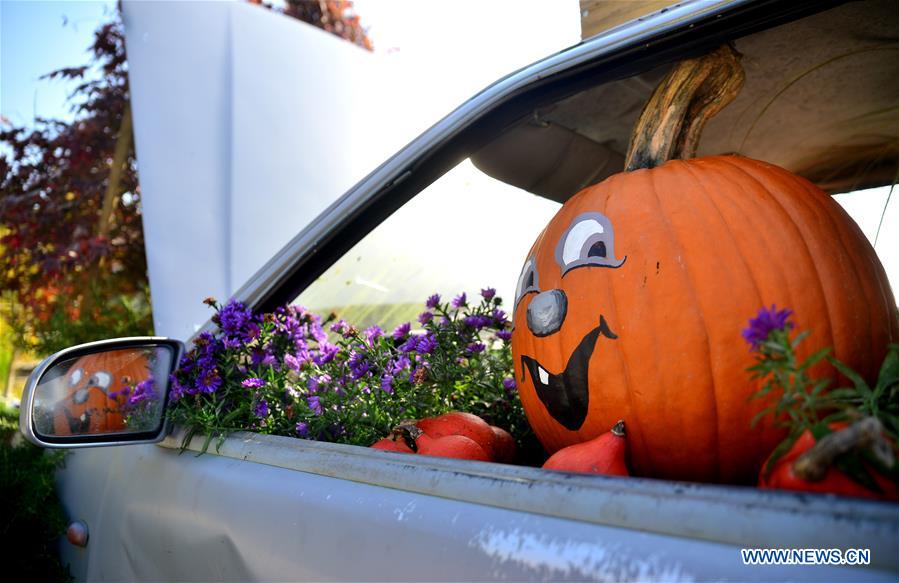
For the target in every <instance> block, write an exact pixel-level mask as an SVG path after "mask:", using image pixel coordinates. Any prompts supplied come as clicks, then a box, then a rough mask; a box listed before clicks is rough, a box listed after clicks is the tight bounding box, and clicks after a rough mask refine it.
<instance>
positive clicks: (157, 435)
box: [22, 0, 899, 581]
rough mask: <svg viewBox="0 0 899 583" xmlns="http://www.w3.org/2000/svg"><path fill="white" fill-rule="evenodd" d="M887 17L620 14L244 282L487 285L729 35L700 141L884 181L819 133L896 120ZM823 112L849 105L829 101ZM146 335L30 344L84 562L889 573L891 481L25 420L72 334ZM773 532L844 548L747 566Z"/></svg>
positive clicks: (372, 297)
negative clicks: (740, 69)
mask: <svg viewBox="0 0 899 583" xmlns="http://www.w3.org/2000/svg"><path fill="white" fill-rule="evenodd" d="M897 36H899V11H897V10H896V5H895V3H892V2H890V1H886V0H883V1H882V0H866V1H862V2H852V3H847V4H841V3H838V2H813V1H798V0H790V1H773V0H772V1H766V0H762V1H728V2H688V3H684V4H678V5H673V6H672V7H671V8H669V9H666V10H663V11H660V12H656V13H653V14H651V15H649V16H646V17H644V18H641V19H639V20H637V21H633V22H630V23H627V24H625V25H622V26H619V27H616V28H614V29H612V30H609V31H608V32H605V33H603V34H601V35H599V36H596V37H593V38H590V39H588V40H586V41H584V42H582V43H581V44H579V45H577V46H575V47H572V48H570V49H567V50H565V51H562V52H560V53H557V54H554V55H551V56H549V57H547V58H546V59H544V60H541V61H539V62H537V63H535V64H534V65H531V66H529V67H527V68H524V69H522V70H520V71H518V72H516V73H514V74H511V75H509V76H507V77H504V78H503V79H500V80H499V81H497V82H496V83H494V84H493V85H491V86H489V87H488V88H486V89H485V90H483V91H482V92H481V93H479V94H478V95H476V96H475V97H473V98H472V99H470V100H469V101H467V102H466V103H464V104H463V105H462V106H460V107H459V108H458V109H456V110H455V111H453V112H452V113H451V114H449V115H448V116H447V117H445V118H444V119H442V120H441V121H439V122H438V123H437V124H435V125H434V126H433V127H432V128H430V129H429V130H428V131H426V132H425V133H424V134H422V135H421V136H420V137H419V138H417V139H416V140H414V141H413V142H412V143H410V144H409V145H408V146H407V147H406V148H404V149H403V150H401V151H400V152H398V153H397V154H396V155H394V156H393V157H392V158H390V159H389V160H387V161H386V162H385V163H384V164H382V165H381V166H380V167H378V168H377V169H376V170H374V171H373V172H372V173H371V174H370V175H368V176H367V177H366V178H365V179H363V180H362V181H361V182H360V183H358V184H357V185H356V186H355V187H353V188H352V189H351V190H350V191H349V192H347V193H346V194H344V195H343V196H342V197H341V198H340V199H339V200H337V201H336V202H335V203H334V204H333V205H331V206H330V207H329V208H328V209H327V210H326V211H325V212H324V213H323V214H322V215H321V216H320V217H319V218H318V220H316V221H314V222H313V223H312V224H310V225H309V226H308V227H306V228H304V229H303V230H302V231H301V232H300V233H298V234H297V235H296V237H295V238H294V239H293V240H292V241H291V242H290V243H289V244H288V245H287V246H285V247H284V248H283V249H282V250H281V251H280V252H279V253H278V254H277V255H275V256H274V257H273V258H272V259H271V260H270V261H269V262H268V263H267V264H266V265H265V266H264V267H263V268H262V269H261V270H260V271H259V272H258V273H257V274H256V275H255V276H254V277H252V278H251V279H250V281H248V282H247V283H246V285H244V286H243V287H242V288H241V289H240V291H239V292H238V293H237V294H236V298H237V299H239V300H242V301H244V302H246V303H247V304H248V305H250V306H251V307H252V308H254V309H255V310H258V311H269V310H272V309H274V308H276V307H277V306H280V305H283V304H286V303H290V302H299V303H302V304H304V305H307V306H309V307H311V308H313V310H314V309H316V308H321V307H339V306H342V305H343V306H345V305H358V304H362V303H366V302H368V303H372V302H377V303H381V304H389V303H395V304H400V303H404V302H418V301H422V300H424V299H425V298H426V297H427V296H428V294H430V293H434V292H435V291H438V292H442V293H444V294H451V293H455V292H458V291H460V290H462V289H478V286H480V287H483V286H485V285H497V282H496V281H495V280H494V281H490V278H491V277H493V276H494V275H496V276H497V277H499V275H498V274H505V273H506V272H511V273H512V274H513V275H512V276H511V281H509V282H508V283H509V287H510V288H511V287H512V286H514V280H515V275H516V274H517V273H518V271H519V270H520V269H521V264H522V261H523V259H524V257H525V254H526V252H527V248H528V245H530V242H531V241H533V239H534V237H535V236H536V235H537V233H538V232H539V230H540V229H541V228H542V226H543V225H545V224H546V222H547V221H548V220H549V218H550V217H551V216H552V215H553V214H554V213H555V211H556V210H557V209H558V208H559V206H560V203H561V202H563V201H565V200H566V199H567V198H568V197H570V196H571V195H572V194H573V193H576V192H578V191H579V190H581V189H582V188H583V187H585V186H587V185H590V184H594V183H596V182H598V181H600V180H602V179H604V178H606V177H608V176H610V175H612V174H614V173H617V172H620V171H621V169H622V167H623V160H624V152H625V150H626V148H627V144H628V138H629V135H630V131H631V128H632V126H633V123H634V121H635V119H636V117H637V116H638V115H639V113H640V110H641V107H642V105H643V103H644V102H645V101H646V99H647V98H648V96H649V95H650V93H651V91H652V89H653V87H654V86H655V85H656V83H657V82H658V80H659V79H660V78H661V77H662V76H663V75H664V74H665V73H666V72H667V71H668V70H669V69H670V67H671V64H672V63H673V62H675V61H679V60H681V59H683V58H685V57H689V56H694V55H698V54H702V53H704V52H707V51H708V50H710V49H713V48H715V47H717V46H720V45H722V44H724V43H732V44H733V45H734V46H735V47H736V49H737V50H738V51H739V52H740V53H742V54H743V63H744V66H745V69H746V71H747V79H746V85H745V87H744V89H743V91H742V93H741V95H740V97H739V98H738V100H737V101H736V102H735V103H734V105H733V106H732V107H729V108H727V109H725V110H724V111H723V112H722V113H721V114H720V115H719V116H718V117H716V118H714V119H713V120H712V121H711V122H709V124H708V126H707V127H706V130H705V133H704V139H703V141H702V144H701V147H700V150H699V153H700V154H708V153H726V152H731V151H737V150H739V151H740V152H741V153H742V154H744V155H747V156H750V157H755V158H760V159H764V160H766V161H769V162H772V163H774V164H777V165H779V166H783V167H785V168H787V169H789V170H791V171H793V172H797V173H800V174H802V175H804V176H806V177H808V178H809V179H811V180H813V181H815V182H817V183H819V184H821V185H823V187H824V188H825V189H826V190H829V191H831V192H846V191H850V190H855V189H860V188H863V187H873V186H882V185H885V184H890V183H892V182H893V181H894V178H895V174H896V167H897V162H899V160H897V158H896V156H895V149H894V150H893V151H892V152H893V153H892V154H889V156H888V157H887V158H886V159H885V160H886V161H884V160H873V159H871V160H866V159H863V158H861V157H856V158H854V159H853V158H852V157H851V156H849V155H848V154H847V152H851V151H852V149H851V148H849V149H846V148H844V149H842V150H841V149H840V148H838V147H837V146H840V145H844V144H852V142H851V140H852V139H853V137H856V136H858V135H862V134H865V135H867V134H870V135H875V139H876V135H880V134H888V135H887V137H886V138H884V139H885V140H890V139H891V140H893V141H895V131H894V130H895V129H896V126H895V104H896V103H897V102H899V84H897V83H896V78H897V73H899V71H897V63H899V60H897V59H896V52H895V39H896V38H897ZM841 55H844V56H845V57H844V56H841ZM846 55H856V56H858V58H849V57H848V56H846ZM821 63H829V64H830V65H829V66H828V67H824V66H821V67H818V66H817V65H819V64H821ZM819 69H820V70H819ZM800 80H803V81H804V82H802V83H800V82H799V81H800ZM784 87H788V88H789V91H786V90H785V91H784V93H783V94H782V95H780V96H779V97H778V99H776V100H774V101H771V102H770V103H769V98H770V97H771V96H772V95H775V94H777V92H778V90H779V89H781V88H784ZM890 108H892V110H890ZM880 110H886V111H893V117H892V120H891V121H889V120H888V122H889V123H891V124H892V126H890V127H892V130H890V131H892V132H893V133H892V134H890V133H889V131H875V130H878V126H877V124H881V125H882V124H883V123H886V122H884V121H883V120H884V119H888V118H879V120H874V121H873V122H871V121H870V120H869V119H868V118H865V117H864V116H863V115H861V114H864V113H865V112H874V111H880ZM836 112H842V113H841V115H842V117H843V118H845V119H854V120H855V121H853V122H852V123H849V124H846V123H843V124H838V123H831V122H835V121H838V120H835V119H834V116H835V115H836ZM871 123H873V124H874V125H868V124H871ZM869 129H870V130H871V131H870V132H869V131H868V130H869ZM879 129H880V130H882V129H883V127H880V128H879ZM747 130H749V135H748V136H747ZM841 152H842V155H844V158H839V157H838V156H839V155H841V154H840V153H841ZM834 156H837V158H835V157H834ZM890 156H891V157H890ZM860 168H862V169H864V168H867V171H866V172H864V173H859V172H858V170H859V169H860ZM484 193H489V196H487V195H485V194H484ZM491 197H492V198H491ZM479 204H483V207H478V205H479ZM472 208H482V209H483V212H479V213H472V212H471V211H472ZM422 217H430V220H428V221H422V220H421V218H422ZM476 250H480V251H479V252H477V253H475V252H474V251H476ZM713 251H714V250H710V252H713ZM502 277H503V278H504V281H503V282H502V283H501V284H499V285H503V284H505V283H507V282H505V278H506V276H505V275H503V276H502ZM485 278H486V279H485ZM385 282H390V283H391V284H390V285H385ZM393 283H396V285H393ZM501 292H502V290H501ZM512 293H513V292H511V289H510V290H508V291H507V292H506V294H505V295H506V297H507V300H513V299H514V298H512V297H511V294H512ZM387 325H389V324H385V326H384V327H385V328H386V327H387ZM140 347H144V348H146V347H153V348H152V350H153V351H154V354H155V355H156V356H153V358H154V359H155V360H154V362H156V363H157V366H159V367H160V370H161V371H162V369H166V370H170V369H171V368H172V367H174V366H175V363H177V362H178V355H179V353H180V350H181V347H180V345H179V343H178V342H175V341H170V340H165V339H132V340H125V341H122V340H119V341H110V342H109V343H95V344H92V345H88V346H86V347H76V348H74V349H70V350H69V351H65V352H64V353H60V354H59V355H55V356H53V357H51V358H50V359H48V360H47V361H45V362H44V363H43V364H42V365H41V367H39V368H38V369H37V370H36V371H35V373H34V374H33V376H32V378H31V379H30V381H29V386H28V388H27V390H26V393H25V396H24V398H23V402H22V428H23V431H24V432H25V433H26V435H27V436H28V437H29V438H30V439H32V440H33V441H35V442H37V443H40V444H43V445H46V446H48V447H70V448H79V449H77V451H74V452H73V453H72V455H70V456H69V458H68V459H67V462H66V467H65V469H64V470H62V471H61V472H60V475H59V486H60V489H61V493H62V499H63V502H64V506H65V509H66V511H67V513H68V515H69V517H70V518H71V519H72V520H73V521H74V522H78V524H77V525H76V527H73V528H74V531H73V536H72V540H74V541H75V542H76V543H77V544H72V543H69V542H65V543H63V547H64V548H63V549H62V550H63V559H64V561H65V562H68V563H69V564H70V565H71V568H72V572H73V574H74V575H75V576H76V578H77V579H79V580H90V581H100V580H116V581H122V580H146V581H163V580H206V581H208V580H332V579H341V580H354V581H359V580H484V579H507V580H534V579H541V580H543V579H550V580H623V579H627V580H634V579H637V580H661V579H666V580H667V579H679V580H680V579H682V580H710V579H731V580H771V579H793V580H815V581H818V580H845V581H896V578H897V576H899V552H897V550H899V505H896V504H891V503H882V502H871V501H865V500H860V499H854V498H845V497H837V496H833V495H816V494H798V493H787V492H781V491H770V490H759V489H756V488H753V487H743V486H720V485H710V484H700V483H684V482H668V481H663V480H652V479H641V478H628V479H622V478H615V477H603V476H582V475H575V474H567V473H558V472H549V471H545V470H541V469H537V468H530V467H518V466H511V465H503V464H491V463H473V462H466V461H461V460H449V459H439V458H427V457H422V458H416V459H410V458H409V457H407V456H404V455H402V454H389V453H384V452H375V451H371V450H369V449H366V448H361V447H355V446H347V445H339V444H331V443H321V442H315V441H308V440H301V439H292V438H286V437H273V436H264V435H256V434H251V433H239V434H233V435H231V436H229V437H228V438H227V439H226V440H225V442H224V444H223V446H222V447H221V448H220V449H219V450H216V449H215V448H210V450H209V451H208V452H207V453H205V454H203V455H197V452H199V451H200V448H201V446H202V440H200V439H195V440H194V443H193V444H192V445H191V446H190V451H187V452H184V453H181V452H180V451H179V445H180V441H179V439H178V436H177V435H175V436H172V435H169V436H167V435H166V429H167V428H166V427H165V424H164V423H163V422H162V420H161V418H160V417H159V416H158V415H157V416H156V417H155V418H154V419H153V422H151V423H148V424H147V425H146V426H144V427H142V428H141V430H140V431H137V432H134V433H124V434H123V433H117V434H114V435H105V436H104V435H102V434H100V435H96V434H90V433H88V435H62V434H59V432H57V431H56V430H55V429H54V427H53V425H52V423H50V424H47V422H46V420H44V421H41V414H40V411H41V410H43V409H46V408H48V407H50V406H51V405H50V402H51V401H52V399H53V398H54V397H53V392H52V391H50V390H49V389H47V393H46V394H44V393H40V389H38V387H41V386H44V387H51V386H57V385H58V383H60V382H62V381H61V380H60V378H62V376H61V374H62V372H65V371H68V370H69V369H70V368H71V367H70V366H69V365H71V364H72V362H73V361H75V360H77V359H78V358H81V357H84V356H85V355H88V354H97V353H98V351H99V352H104V353H105V352H109V351H113V350H119V351H124V353H125V354H128V355H134V354H137V353H138V352H139V351H140V350H143V349H142V348H140ZM141 354H143V353H141ZM143 357H146V355H144V356H143ZM659 358H664V356H663V355H660V356H659ZM63 365H65V368H64V369H63V368H62V366H63ZM61 371H62V372H61ZM53 375H55V376H56V377H59V378H57V379H55V380H53V379H52V378H51V377H52V376H53ZM164 376H165V374H163V373H161V374H160V376H159V377H158V378H162V377H164ZM54 383H56V384H54ZM38 393H40V394H38ZM84 398H88V397H87V396H85V397H84ZM41 423H43V425H41ZM88 429H89V428H88ZM63 433H65V432H63ZM148 442H153V443H148ZM97 445H120V447H111V448H99V447H91V446H97ZM769 548H777V549H838V550H840V554H839V555H838V557H839V559H840V561H837V562H843V563H845V564H832V563H828V562H827V561H823V562H822V564H817V565H804V566H786V565H783V564H780V565H773V564H772V565H754V564H748V561H747V560H746V556H745V555H741V549H769ZM853 550H860V551H862V552H861V553H856V554H850V553H849V551H853ZM856 559H857V561H856ZM847 561H848V562H847ZM852 562H857V563H859V564H857V565H852V564H851V563H852Z"/></svg>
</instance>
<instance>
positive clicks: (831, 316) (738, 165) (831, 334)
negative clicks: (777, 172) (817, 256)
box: [722, 157, 836, 347]
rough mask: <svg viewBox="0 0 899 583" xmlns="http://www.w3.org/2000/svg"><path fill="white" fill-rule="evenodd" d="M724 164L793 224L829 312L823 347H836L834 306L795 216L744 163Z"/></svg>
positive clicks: (723, 158) (724, 158)
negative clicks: (827, 338) (763, 194)
mask: <svg viewBox="0 0 899 583" xmlns="http://www.w3.org/2000/svg"><path fill="white" fill-rule="evenodd" d="M746 160H750V158H746ZM722 162H724V163H725V164H728V165H729V166H731V167H732V168H734V169H736V170H738V171H739V172H740V173H742V174H744V175H745V176H746V177H747V178H748V179H749V180H751V181H752V182H754V183H755V184H758V185H759V189H760V190H761V191H762V192H763V193H765V196H767V198H768V199H770V200H771V201H773V202H774V204H775V206H776V207H777V208H779V209H780V213H781V215H783V216H785V217H786V218H787V219H788V222H789V224H791V225H792V226H793V228H794V229H795V230H796V232H797V234H798V236H799V240H800V241H802V246H803V248H804V249H805V256H806V259H807V261H808V264H809V265H810V266H811V269H812V270H813V271H814V273H815V285H816V287H817V288H818V291H819V293H820V294H821V300H822V301H823V302H824V306H825V309H826V310H827V322H826V333H825V336H827V337H829V338H830V342H829V343H824V344H823V345H824V346H834V347H835V344H834V343H835V342H836V335H835V334H834V331H833V326H832V325H831V322H833V321H835V319H834V310H833V305H832V302H831V300H830V297H829V294H828V293H827V290H826V289H825V287H824V282H823V281H822V280H821V271H820V270H819V269H818V264H817V262H816V261H815V260H814V254H813V253H812V250H811V248H810V247H809V244H808V241H806V239H805V233H803V232H802V231H801V230H800V229H799V226H798V225H797V224H796V221H795V219H794V217H793V215H792V214H791V213H790V212H789V211H788V210H787V209H786V207H784V205H783V203H782V202H781V200H780V198H779V197H778V196H776V195H775V194H774V193H773V192H772V191H771V189H769V188H768V187H767V186H766V184H765V182H764V181H762V180H761V179H760V178H759V177H758V176H756V175H755V174H754V173H752V172H749V171H748V170H747V169H746V168H745V167H744V164H743V163H742V161H740V162H738V160H737V159H731V158H729V157H722ZM800 317H801V316H800Z"/></svg>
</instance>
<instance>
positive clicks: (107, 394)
mask: <svg viewBox="0 0 899 583" xmlns="http://www.w3.org/2000/svg"><path fill="white" fill-rule="evenodd" d="M172 359H173V351H172V348H171V347H169V346H158V345H157V346H146V347H143V346H142V347H135V348H124V349H118V350H108V351H103V352H96V353H93V354H88V355H86V356H80V357H75V358H71V359H68V360H64V361H61V362H59V363H58V364H56V365H55V366H53V367H52V368H51V369H50V370H48V371H47V372H46V373H45V374H44V375H43V376H42V377H41V379H40V381H39V383H38V385H37V387H36V388H35V397H34V408H33V412H34V416H33V418H34V428H35V430H36V432H37V433H39V434H41V435H42V436H45V437H65V436H72V435H104V434H111V433H137V432H144V431H155V430H157V429H158V428H159V426H160V424H161V423H162V418H163V413H164V412H163V405H164V403H165V391H166V387H167V384H168V372H169V371H170V370H171V365H172Z"/></svg>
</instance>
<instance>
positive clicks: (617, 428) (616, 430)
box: [610, 419, 624, 437]
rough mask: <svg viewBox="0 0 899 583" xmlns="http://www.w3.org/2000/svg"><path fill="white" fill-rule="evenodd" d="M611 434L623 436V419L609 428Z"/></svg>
mask: <svg viewBox="0 0 899 583" xmlns="http://www.w3.org/2000/svg"><path fill="white" fill-rule="evenodd" d="M610 431H611V432H612V435H617V436H618V437H624V420H623V419H622V420H621V421H619V422H618V423H616V424H615V427H613V428H612V429H611V430H610Z"/></svg>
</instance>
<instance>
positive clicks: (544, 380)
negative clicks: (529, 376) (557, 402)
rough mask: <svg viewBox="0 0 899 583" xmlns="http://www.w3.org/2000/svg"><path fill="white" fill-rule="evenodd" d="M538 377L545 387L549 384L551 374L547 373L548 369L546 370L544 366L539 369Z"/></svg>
mask: <svg viewBox="0 0 899 583" xmlns="http://www.w3.org/2000/svg"><path fill="white" fill-rule="evenodd" d="M537 376H539V377H540V382H541V383H543V384H544V385H548V384H549V373H548V372H546V369H544V368H543V367H542V366H538V367H537Z"/></svg>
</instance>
